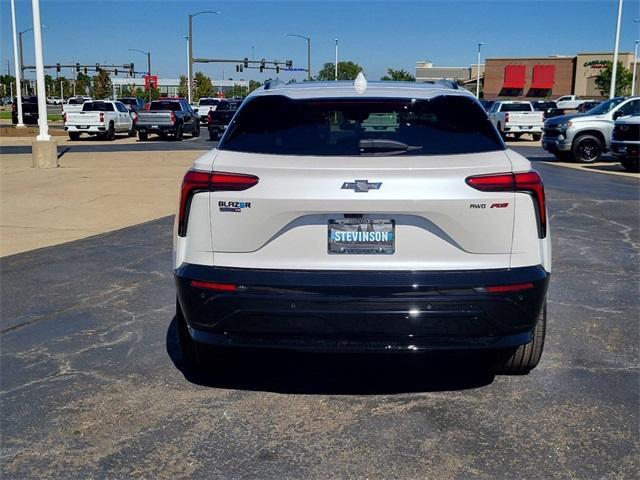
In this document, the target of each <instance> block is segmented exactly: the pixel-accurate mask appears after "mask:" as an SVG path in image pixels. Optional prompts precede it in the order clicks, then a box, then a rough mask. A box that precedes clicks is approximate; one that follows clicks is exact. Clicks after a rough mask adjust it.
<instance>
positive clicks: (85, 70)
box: [84, 67, 88, 75]
mask: <svg viewBox="0 0 640 480" xmlns="http://www.w3.org/2000/svg"><path fill="white" fill-rule="evenodd" d="M87 72H88V70H87V67H84V74H85V75H86V74H87Z"/></svg>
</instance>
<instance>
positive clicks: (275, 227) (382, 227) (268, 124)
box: [174, 76, 551, 373]
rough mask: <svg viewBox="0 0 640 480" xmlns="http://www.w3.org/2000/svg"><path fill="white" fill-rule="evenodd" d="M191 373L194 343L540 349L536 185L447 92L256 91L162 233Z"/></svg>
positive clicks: (544, 241) (360, 84) (544, 236)
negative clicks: (169, 242)
mask: <svg viewBox="0 0 640 480" xmlns="http://www.w3.org/2000/svg"><path fill="white" fill-rule="evenodd" d="M174 240H175V242H174V268H175V270H174V272H175V278H176V285H177V293H178V302H177V315H176V319H177V324H178V333H179V338H180V343H181V348H182V350H183V353H184V357H185V359H186V360H187V362H188V363H190V364H192V366H194V367H204V368H206V367H207V366H208V365H207V362H205V361H204V359H206V358H209V356H208V355H203V353H204V352H205V351H209V352H210V351H211V348H205V346H208V347H212V346H213V347H250V348H254V347H271V348H286V349H297V350H325V351H326V350H339V351H415V350H423V349H447V350H449V349H484V350H489V349H491V350H492V352H496V353H498V355H497V356H495V357H494V358H497V359H499V360H500V362H501V363H500V370H501V371H506V372H513V373H525V372H528V371H529V370H531V369H532V368H534V367H535V366H536V365H537V363H538V361H539V360H540V356H541V353H542V346H543V342H544V335H545V325H546V308H545V296H546V291H547V284H548V281H549V275H550V271H551V250H550V240H549V226H548V221H547V213H546V207H545V195H544V188H543V186H542V181H541V179H540V177H539V176H538V174H537V173H536V172H535V171H533V170H532V169H531V164H530V163H529V161H528V160H527V159H526V158H524V157H522V156H521V155H519V154H517V153H515V152H513V151H511V150H508V149H507V148H506V147H505V145H504V143H503V141H502V140H501V138H500V136H499V134H498V132H497V131H496V129H495V128H494V127H493V126H492V125H491V122H490V121H489V119H488V117H487V114H486V113H485V111H484V109H483V108H482V106H481V104H480V103H479V102H478V101H477V100H476V99H475V98H474V97H473V96H472V95H471V94H469V93H468V92H466V91H464V90H457V89H452V88H447V87H445V86H443V85H437V84H433V85H428V84H415V83H393V82H383V83H370V84H367V82H366V80H365V79H364V77H362V76H359V78H358V79H357V80H356V82H355V83H350V82H349V83H345V82H326V83H311V82H309V83H302V84H295V85H275V86H274V85H267V86H265V87H264V88H262V89H259V90H257V91H254V92H253V93H252V94H251V95H250V96H249V97H248V98H247V99H246V100H245V102H244V103H243V104H242V107H241V108H240V109H239V110H238V112H237V113H236V115H235V116H234V118H233V120H232V121H231V124H230V125H229V128H228V130H227V131H226V133H225V134H224V136H223V138H222V140H221V142H220V144H219V145H218V146H217V148H215V149H214V150H212V151H210V152H208V153H206V154H205V155H203V156H202V157H200V158H198V159H197V160H196V161H195V162H194V164H193V167H192V169H191V170H189V171H188V172H187V174H186V175H185V177H184V181H183V185H182V192H181V197H180V206H179V212H178V215H177V216H176V223H175V233H174Z"/></svg>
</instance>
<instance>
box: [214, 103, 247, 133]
mask: <svg viewBox="0 0 640 480" xmlns="http://www.w3.org/2000/svg"><path fill="white" fill-rule="evenodd" d="M241 103H242V101H240V100H220V102H219V103H218V106H217V107H216V109H215V110H211V111H210V112H209V115H208V119H207V127H208V129H209V140H218V139H219V138H220V136H221V135H222V134H223V133H224V132H225V130H226V129H227V127H228V126H229V124H230V123H231V119H232V118H233V116H234V115H235V113H236V111H237V110H238V108H239V107H240V104H241Z"/></svg>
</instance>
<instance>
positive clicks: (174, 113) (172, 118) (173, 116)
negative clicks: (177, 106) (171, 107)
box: [171, 111, 176, 123]
mask: <svg viewBox="0 0 640 480" xmlns="http://www.w3.org/2000/svg"><path fill="white" fill-rule="evenodd" d="M171 123H176V112H173V111H172V112H171Z"/></svg>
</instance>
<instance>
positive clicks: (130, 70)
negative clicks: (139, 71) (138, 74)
mask: <svg viewBox="0 0 640 480" xmlns="http://www.w3.org/2000/svg"><path fill="white" fill-rule="evenodd" d="M134 73H135V72H134V71H133V63H131V64H129V75H130V76H132V77H133V75H134Z"/></svg>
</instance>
